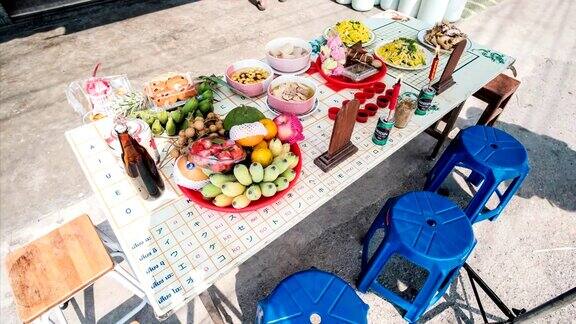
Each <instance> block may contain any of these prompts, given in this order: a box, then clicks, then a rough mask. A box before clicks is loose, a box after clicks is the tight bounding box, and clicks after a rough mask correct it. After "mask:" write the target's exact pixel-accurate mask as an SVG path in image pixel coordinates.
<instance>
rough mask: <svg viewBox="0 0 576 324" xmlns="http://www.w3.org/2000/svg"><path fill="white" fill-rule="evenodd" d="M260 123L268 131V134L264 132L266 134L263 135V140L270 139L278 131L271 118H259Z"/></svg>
mask: <svg viewBox="0 0 576 324" xmlns="http://www.w3.org/2000/svg"><path fill="white" fill-rule="evenodd" d="M260 123H262V125H264V127H266V130H267V131H268V134H266V136H264V139H265V140H271V139H273V138H274V137H275V136H276V133H278V128H277V127H276V123H274V121H273V120H272V119H269V118H264V119H261V120H260Z"/></svg>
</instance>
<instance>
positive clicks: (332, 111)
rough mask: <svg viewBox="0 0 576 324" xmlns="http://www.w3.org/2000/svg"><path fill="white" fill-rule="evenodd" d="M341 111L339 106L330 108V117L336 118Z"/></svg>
mask: <svg viewBox="0 0 576 324" xmlns="http://www.w3.org/2000/svg"><path fill="white" fill-rule="evenodd" d="M339 111H340V108H338V107H330V108H328V118H330V119H332V120H336V116H338V112H339Z"/></svg>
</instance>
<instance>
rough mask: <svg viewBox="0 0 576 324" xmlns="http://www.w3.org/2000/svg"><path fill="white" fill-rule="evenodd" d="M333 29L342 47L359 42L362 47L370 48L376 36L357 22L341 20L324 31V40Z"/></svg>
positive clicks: (368, 28)
mask: <svg viewBox="0 0 576 324" xmlns="http://www.w3.org/2000/svg"><path fill="white" fill-rule="evenodd" d="M331 29H334V30H336V32H337V33H338V35H340V39H341V40H342V43H344V45H346V46H348V47H350V46H352V45H354V44H356V43H357V42H359V41H361V42H362V46H363V47H366V46H370V45H372V44H374V42H375V41H376V34H374V32H373V31H372V29H370V27H368V26H366V25H365V24H364V23H362V22H360V21H358V20H342V21H339V22H337V23H336V24H335V25H334V26H332V27H328V28H326V29H325V30H324V38H326V39H327V38H328V34H329V33H330V30H331Z"/></svg>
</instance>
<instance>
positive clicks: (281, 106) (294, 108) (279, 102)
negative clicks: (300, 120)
mask: <svg viewBox="0 0 576 324" xmlns="http://www.w3.org/2000/svg"><path fill="white" fill-rule="evenodd" d="M286 82H297V83H301V84H304V85H307V86H309V87H310V88H312V90H313V91H314V94H313V95H312V97H310V98H309V99H308V100H306V101H298V102H290V101H286V100H284V99H282V98H279V97H276V96H274V95H272V89H274V88H275V87H277V86H279V85H280V84H282V83H286ZM317 93H318V89H317V86H316V83H314V82H313V81H312V80H310V79H309V78H304V77H299V76H295V75H281V76H279V77H277V78H276V79H274V80H273V81H272V82H271V83H270V85H269V86H268V104H269V105H270V106H271V107H272V108H274V109H275V110H277V111H279V112H283V113H287V114H295V115H301V114H305V113H307V112H309V111H310V110H311V109H312V108H313V107H314V102H315V101H316V94H317Z"/></svg>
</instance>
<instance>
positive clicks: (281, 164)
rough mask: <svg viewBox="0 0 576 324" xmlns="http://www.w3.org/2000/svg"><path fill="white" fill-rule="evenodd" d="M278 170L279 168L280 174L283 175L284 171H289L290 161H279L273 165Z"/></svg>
mask: <svg viewBox="0 0 576 324" xmlns="http://www.w3.org/2000/svg"><path fill="white" fill-rule="evenodd" d="M273 164H274V165H275V166H276V167H277V168H278V173H282V172H284V171H286V170H287V169H288V166H289V165H290V163H289V162H288V159H286V158H284V159H279V160H278V161H276V162H274V163H273Z"/></svg>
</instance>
